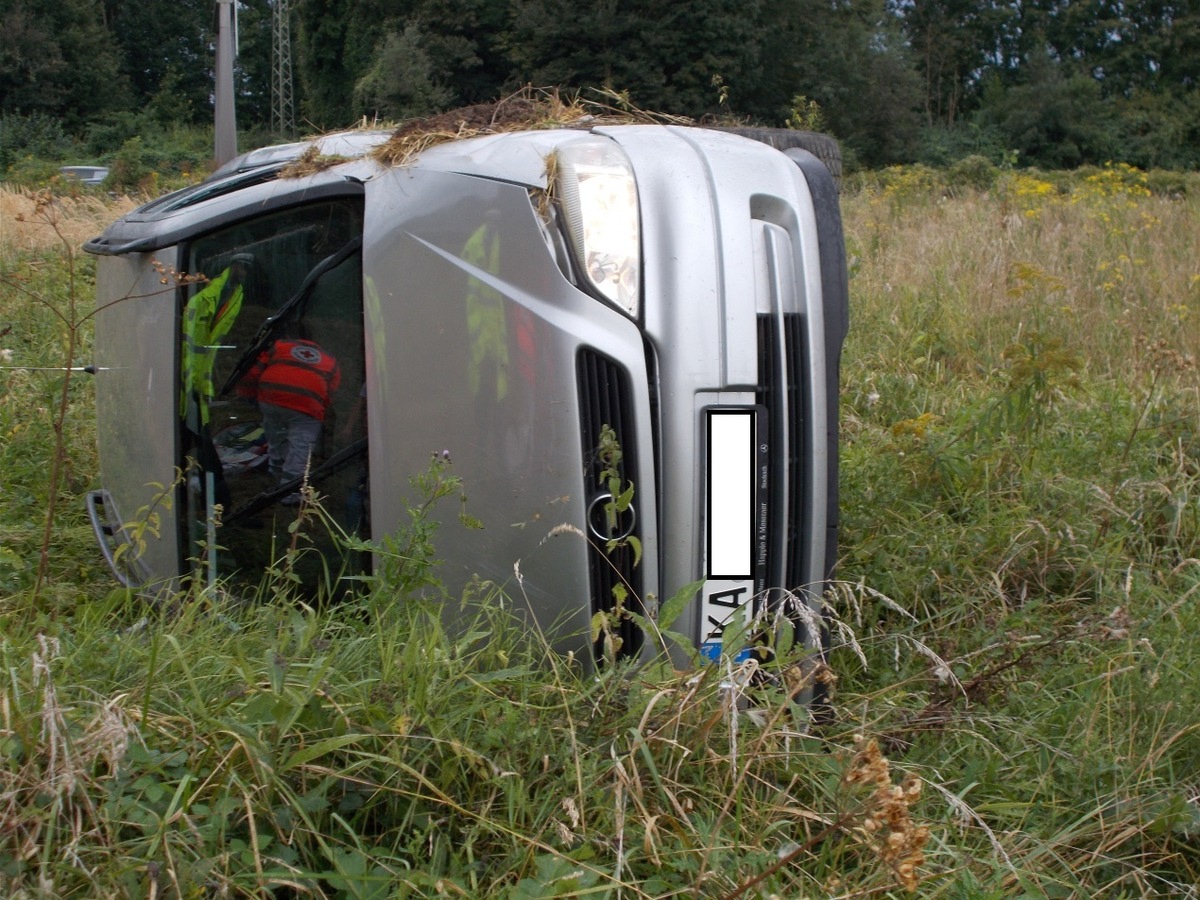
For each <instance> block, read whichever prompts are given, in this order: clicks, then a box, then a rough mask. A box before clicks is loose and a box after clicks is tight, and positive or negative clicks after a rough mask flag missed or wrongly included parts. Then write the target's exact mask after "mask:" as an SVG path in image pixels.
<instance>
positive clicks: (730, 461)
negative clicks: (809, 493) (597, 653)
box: [700, 406, 770, 660]
mask: <svg viewBox="0 0 1200 900" xmlns="http://www.w3.org/2000/svg"><path fill="white" fill-rule="evenodd" d="M706 413H707V417H706V418H707V422H706V425H707V439H708V458H707V465H706V468H707V472H706V478H707V480H706V488H707V491H706V498H707V503H706V509H705V513H706V516H705V527H706V540H707V543H706V544H705V549H706V551H707V552H706V556H705V559H706V569H707V571H706V572H705V575H706V577H707V579H708V580H707V581H706V582H705V585H704V589H703V591H702V593H701V601H700V602H701V626H700V647H701V652H702V653H704V655H705V656H708V657H709V658H711V659H718V658H719V657H720V655H721V649H722V646H723V634H724V632H725V629H726V627H728V625H730V624H731V622H732V621H733V619H734V616H735V615H737V613H738V611H739V610H742V609H745V610H746V614H747V615H752V614H753V613H754V610H755V607H754V601H755V598H757V597H759V596H761V595H762V592H763V590H764V589H765V587H766V575H767V546H768V544H767V539H768V526H769V523H770V517H769V514H768V513H769V510H768V507H767V496H768V494H767V486H768V481H767V478H768V473H769V468H768V459H769V450H770V447H769V446H768V431H767V416H766V410H765V408H763V407H761V406H751V407H710V408H709V409H708V410H707V411H706ZM746 653H748V650H744V651H742V652H741V653H739V654H738V656H739V660H740V659H741V658H743V657H744V656H745V655H746Z"/></svg>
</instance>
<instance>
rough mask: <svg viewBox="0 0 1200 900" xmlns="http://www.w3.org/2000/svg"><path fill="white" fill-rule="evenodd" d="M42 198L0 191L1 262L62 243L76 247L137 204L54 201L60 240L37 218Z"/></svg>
mask: <svg viewBox="0 0 1200 900" xmlns="http://www.w3.org/2000/svg"><path fill="white" fill-rule="evenodd" d="M41 202H42V195H41V194H40V193H39V192H35V191H26V190H14V189H11V188H6V187H0V259H5V258H7V257H9V256H11V255H12V254H14V253H35V252H38V251H42V250H49V249H54V248H57V247H61V246H62V241H63V240H64V239H65V240H66V241H67V242H69V243H70V244H71V246H72V247H79V246H80V245H82V244H83V242H84V241H87V240H90V239H91V238H93V237H95V236H96V235H97V234H99V233H100V232H101V231H103V230H104V229H105V228H107V227H108V225H109V223H111V222H112V221H113V220H114V219H117V218H119V217H121V216H123V215H125V214H126V213H128V212H130V211H131V210H132V209H133V208H134V206H135V205H136V203H135V202H134V201H133V200H131V199H130V198H129V197H124V196H122V197H117V198H115V199H114V198H106V197H98V196H87V195H84V194H79V195H77V196H65V197H53V198H51V199H48V200H47V202H51V203H53V204H54V206H55V207H56V212H55V215H56V220H57V221H58V223H59V228H60V230H61V232H62V237H59V235H58V234H56V233H55V231H54V229H53V228H50V227H48V226H47V225H46V223H45V222H44V221H43V219H42V218H41V217H39V216H38V215H37V212H38V209H39V204H40V203H41Z"/></svg>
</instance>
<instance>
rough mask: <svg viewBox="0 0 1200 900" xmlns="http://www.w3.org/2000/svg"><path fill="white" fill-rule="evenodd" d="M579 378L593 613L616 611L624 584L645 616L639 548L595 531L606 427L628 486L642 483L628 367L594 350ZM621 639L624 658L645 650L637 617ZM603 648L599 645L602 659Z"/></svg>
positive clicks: (583, 355)
mask: <svg viewBox="0 0 1200 900" xmlns="http://www.w3.org/2000/svg"><path fill="white" fill-rule="evenodd" d="M577 377H578V382H579V409H580V416H579V418H580V423H579V424H580V436H581V439H582V446H583V451H584V461H583V468H584V484H585V486H586V494H585V498H584V502H585V504H586V505H587V507H588V510H589V518H591V517H592V515H593V514H596V515H597V516H598V519H599V520H598V521H589V523H588V532H589V533H588V573H589V581H590V588H591V599H592V613H593V615H594V614H595V613H597V612H609V611H611V610H612V609H613V608H614V606H615V603H616V601H615V600H614V597H613V589H614V588H615V587H616V586H617V585H624V586H625V588H626V590H627V591H628V592H629V594H628V599H627V600H626V602H625V608H626V609H628V610H630V611H631V612H635V613H637V614H639V615H643V614H644V607H643V606H642V596H643V593H642V577H641V569H640V567H638V566H635V565H634V553H633V549H632V548H631V547H630V546H629V545H628V543H626V542H622V543H621V544H619V545H618V546H617V547H615V548H614V549H613V550H612V551H611V552H610V551H608V550H607V547H606V541H604V540H603V539H601V538H600V537H598V536H597V535H596V534H595V533H594V530H595V531H600V532H601V533H604V522H603V515H602V512H603V506H604V495H605V493H606V490H607V489H606V487H605V486H604V485H602V484H601V482H600V472H601V470H602V469H603V468H604V464H603V462H602V461H601V459H600V452H599V448H600V434H601V430H602V429H603V428H604V426H606V425H607V426H608V427H610V428H612V429H613V431H614V432H615V433H616V440H617V444H618V445H619V446H620V448H621V450H622V458H621V462H620V463H619V464H618V467H617V468H618V469H619V471H620V473H621V483H622V485H625V486H628V485H629V484H633V485H634V486H635V488H636V486H637V485H638V476H637V471H636V465H635V460H636V459H637V444H636V435H635V432H634V427H633V417H632V412H633V405H632V402H631V397H630V389H629V378H628V376H627V374H626V373H625V370H624V369H623V368H621V367H620V366H619V365H617V364H616V363H615V362H613V361H612V360H611V359H609V358H608V357H606V356H603V355H601V354H600V353H597V352H595V351H594V350H590V349H584V350H581V351H580V353H579V356H578V360H577ZM637 506H638V497H637V493H636V490H635V492H634V499H633V506H632V509H633V510H636V508H637ZM629 527H630V520H629V519H625V520H624V521H621V522H618V531H619V532H622V533H623V532H624V531H625V529H627V528H629ZM630 534H631V536H633V537H635V538H637V539H638V540H640V539H641V525H640V523H638V522H637V521H636V516H635V517H634V518H633V520H632V531H631V532H630ZM617 634H618V636H619V637H620V638H621V648H620V651H619V652H620V655H621V656H634V655H636V654H637V653H638V652H639V651H640V650H641V648H642V642H643V640H644V635H643V634H642V630H641V629H640V628H638V627H637V626H636V625H635V624H634V623H633V622H632V621H631V620H629V619H627V618H626V619H622V620H621V622H620V626H619V628H618V629H617ZM600 650H601V648H600V647H599V646H598V647H597V658H601V656H600Z"/></svg>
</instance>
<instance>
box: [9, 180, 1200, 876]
mask: <svg viewBox="0 0 1200 900" xmlns="http://www.w3.org/2000/svg"><path fill="white" fill-rule="evenodd" d="M1177 181H1178V183H1179V184H1181V185H1182V186H1183V188H1184V189H1185V190H1184V192H1182V193H1181V192H1180V191H1179V190H1174V189H1173V190H1172V192H1171V193H1166V194H1164V193H1159V192H1151V191H1150V190H1148V188H1149V187H1152V186H1153V185H1154V181H1153V180H1150V179H1147V177H1146V176H1145V175H1143V174H1142V173H1138V172H1135V171H1132V170H1126V169H1107V170H1095V171H1091V172H1085V173H1077V174H1075V175H1073V176H1067V175H1062V174H1058V173H1054V174H1039V173H1028V172H1026V173H1015V172H1010V173H998V174H997V173H992V177H991V178H990V179H988V180H987V181H986V182H984V183H983V184H982V186H980V187H963V186H962V184H961V183H960V182H955V181H954V180H953V179H948V178H947V177H946V176H945V175H944V174H942V173H936V172H931V171H928V170H921V169H904V170H890V171H888V172H885V173H877V174H876V175H874V176H872V178H871V180H870V181H869V183H868V182H867V180H866V179H864V180H863V183H860V184H858V185H851V186H850V188H849V190H848V193H847V195H846V196H845V197H844V210H843V211H844V215H845V220H846V228H847V237H848V245H849V254H850V260H851V269H852V282H851V284H852V296H853V323H852V332H851V336H850V339H849V342H848V344H847V347H846V352H845V357H844V365H843V386H844V390H843V411H844V420H843V479H844V481H843V486H842V498H843V557H842V561H841V565H840V570H839V577H840V581H839V583H838V585H837V589H836V590H835V591H834V593H833V595H831V597H830V605H831V610H832V613H833V615H834V617H835V618H834V619H833V620H832V622H831V624H832V632H833V635H834V642H833V644H834V646H833V649H832V651H831V654H830V659H829V662H830V665H831V671H830V672H826V671H825V670H824V669H820V668H817V669H813V668H812V667H811V666H810V665H806V664H804V661H802V660H799V659H797V658H796V657H795V656H787V655H785V656H784V657H783V658H782V659H781V660H780V661H779V667H778V668H776V669H773V670H769V671H767V672H765V673H764V674H765V676H766V677H765V678H761V679H757V681H759V682H762V685H761V686H759V687H755V688H753V689H751V688H750V687H749V685H748V677H747V673H746V672H743V671H739V670H737V669H735V668H732V667H728V666H726V667H724V668H722V667H708V668H698V669H694V670H689V671H685V672H676V671H674V670H672V669H670V668H669V667H666V666H665V665H663V664H656V665H650V666H643V667H638V668H631V667H611V666H610V667H607V668H604V669H602V670H601V671H599V672H595V671H592V670H591V669H588V668H585V667H583V666H581V665H579V663H578V662H577V661H574V660H570V659H564V658H562V657H560V656H558V655H556V654H554V653H553V652H552V651H551V650H550V649H549V648H548V646H547V644H546V642H545V641H544V640H543V639H542V638H541V637H540V635H539V633H538V632H537V631H536V629H532V628H530V627H529V623H528V621H527V620H526V619H525V617H524V615H523V612H522V611H523V609H524V605H523V602H522V598H521V597H519V596H510V597H504V596H501V595H500V594H498V593H497V592H496V591H495V590H493V589H491V588H490V587H489V586H487V585H480V586H478V587H477V589H476V590H475V591H473V592H472V593H471V594H470V595H469V596H468V597H466V598H463V599H461V600H460V599H458V598H451V599H447V600H445V601H444V602H445V603H447V604H451V605H452V608H453V609H455V610H457V612H456V614H455V616H454V618H456V619H457V620H458V622H459V623H460V626H459V627H458V628H456V629H454V630H452V631H448V630H447V629H446V628H445V626H444V624H443V623H444V621H445V617H444V616H443V612H444V607H443V604H441V603H438V604H433V603H431V602H430V601H428V600H417V599H413V598H411V597H408V596H406V594H405V593H404V592H403V591H402V590H401V589H400V584H401V583H419V582H420V581H421V580H423V579H436V570H434V569H428V568H421V566H425V565H426V564H425V563H419V565H418V568H419V569H420V570H419V571H417V570H413V569H412V567H411V566H409V567H408V569H407V570H405V571H403V572H402V573H401V572H398V571H392V570H390V569H388V568H387V567H382V568H381V572H383V571H386V572H389V573H390V574H388V575H387V577H380V578H379V579H378V580H377V581H376V582H373V583H371V584H369V585H367V589H366V590H364V592H363V594H362V596H361V597H360V598H358V599H357V600H354V601H352V602H348V603H344V604H342V605H338V606H331V607H328V608H319V609H318V608H313V607H309V606H307V605H305V604H304V603H302V602H299V601H297V600H296V599H295V598H294V595H292V594H291V593H290V592H289V591H288V590H287V588H286V585H276V586H274V587H275V590H270V589H269V590H267V592H266V596H269V597H273V598H274V599H271V600H263V601H261V602H257V603H251V604H245V603H242V602H237V601H235V600H234V599H233V598H230V597H228V596H225V595H224V594H223V593H222V592H221V591H220V590H216V591H202V590H196V591H194V592H192V593H190V594H186V595H183V596H181V597H180V598H178V602H177V603H174V604H170V605H168V606H167V607H164V608H163V609H160V610H150V609H147V608H146V607H145V606H144V605H143V604H142V603H141V602H140V601H138V600H137V599H136V598H135V597H131V596H127V595H126V594H125V592H123V591H113V590H112V589H111V587H110V586H109V584H108V583H107V581H106V579H105V577H104V575H103V573H102V572H101V571H100V569H99V566H98V565H97V564H96V562H95V561H94V554H93V552H92V549H91V546H90V541H91V539H90V535H89V534H88V533H87V529H86V526H84V525H83V524H82V522H81V519H82V517H81V516H80V515H79V513H78V512H77V510H78V506H79V504H78V498H77V496H76V495H77V493H78V491H80V490H82V489H84V488H85V487H86V486H87V485H88V483H89V481H90V480H91V478H92V477H93V473H94V471H95V461H94V455H93V450H92V443H93V437H92V435H93V431H92V426H91V423H90V420H89V417H88V415H89V414H88V409H89V404H90V396H89V391H88V389H87V386H86V383H84V382H81V383H80V384H78V385H76V386H75V387H73V388H72V394H71V405H70V412H69V415H70V417H71V428H70V429H68V433H69V434H70V442H69V444H68V446H67V458H68V460H69V461H70V465H69V471H70V473H71V475H70V477H68V478H67V479H66V480H65V481H64V484H63V486H62V488H61V490H62V496H61V498H60V499H61V500H63V501H64V502H63V503H62V505H61V507H60V512H59V513H58V516H57V523H58V524H57V529H56V531H55V533H54V546H53V547H52V548H51V559H52V560H53V566H52V569H51V572H50V576H49V582H48V587H47V588H46V589H44V590H42V591H41V592H39V593H37V594H36V595H35V594H34V592H33V590H32V588H33V584H34V582H33V570H32V568H31V565H30V560H31V558H33V554H36V552H37V550H38V541H39V538H40V531H39V529H38V527H37V521H36V515H34V514H31V513H30V512H29V501H30V500H32V501H33V502H34V504H42V503H44V502H45V493H46V490H47V487H46V475H47V472H46V465H45V463H46V460H47V459H48V455H47V454H48V453H49V452H50V448H51V446H52V439H53V434H54V432H53V428H52V421H51V414H50V409H51V406H50V404H49V403H48V401H47V400H46V398H47V397H53V396H55V395H54V388H55V384H56V382H55V379H57V378H59V377H61V376H59V375H56V374H55V373H53V372H40V371H34V370H11V369H5V370H0V435H2V436H3V437H2V438H0V466H2V469H0V471H2V472H3V485H2V490H3V493H2V494H0V498H3V499H2V500H0V529H3V534H4V539H3V542H2V543H0V619H2V620H3V638H0V654H2V655H3V668H2V670H0V671H3V673H4V674H3V678H2V679H0V680H2V682H3V683H2V686H0V750H2V752H3V753H4V755H5V760H6V765H5V766H4V767H3V769H2V774H0V885H2V889H3V890H4V891H5V892H7V893H8V894H14V895H25V896H112V895H120V896H134V895H145V896H163V895H182V894H197V893H206V894H213V895H218V896H261V895H264V894H266V895H274V896H290V895H303V896H331V897H332V896H339V897H341V896H345V897H360V896H389V897H391V896H401V897H403V896H428V897H436V896H471V897H484V896H486V897H505V898H530V897H570V896H598V897H599V896H610V897H664V896H676V895H678V896H684V895H686V896H692V895H697V894H698V895H701V896H711V897H769V896H789V897H792V896H795V897H800V896H867V895H886V894H889V893H895V894H904V893H907V892H909V891H918V892H920V893H921V894H922V895H931V896H946V897H1007V896H1037V897H1041V896H1079V895H1084V894H1101V895H1105V896H1114V897H1116V896H1130V897H1132V896H1154V895H1161V896H1181V895H1182V896H1187V895H1193V896H1194V895H1195V887H1194V885H1195V884H1196V883H1197V881H1198V880H1200V845H1198V844H1197V835H1198V830H1200V803H1198V801H1197V797H1198V795H1200V780H1198V779H1197V777H1196V774H1195V773H1196V772H1197V771H1200V765H1198V763H1200V737H1198V735H1197V728H1198V726H1197V725H1196V724H1195V715H1194V710H1193V704H1192V703H1191V700H1190V698H1192V697H1194V696H1197V695H1200V683H1198V682H1200V674H1196V673H1198V672H1200V666H1198V665H1197V663H1198V662H1200V659H1198V655H1200V653H1198V651H1197V650H1196V649H1195V642H1194V641H1193V640H1192V637H1191V636H1192V634H1193V633H1194V631H1195V629H1196V628H1197V626H1200V621H1198V619H1200V612H1198V602H1200V546H1198V541H1200V505H1198V493H1197V490H1198V484H1197V479H1198V478H1200V465H1198V462H1200V445H1198V444H1197V442H1196V434H1197V424H1198V409H1197V387H1198V384H1197V377H1198V376H1197V373H1196V371H1195V367H1194V359H1193V357H1194V354H1195V352H1196V350H1197V346H1198V345H1197V337H1198V334H1197V327H1198V325H1197V322H1198V317H1200V308H1198V307H1200V267H1198V266H1200V264H1198V263H1197V260H1200V253H1197V251H1198V250H1200V247H1198V246H1197V244H1198V242H1200V238H1198V237H1197V235H1198V234H1200V231H1198V229H1197V228H1196V225H1197V221H1196V219H1197V211H1198V204H1200V200H1197V197H1198V196H1200V193H1198V192H1197V191H1196V190H1192V191H1190V192H1189V191H1187V190H1186V188H1188V187H1191V188H1195V187H1196V185H1195V184H1194V183H1193V182H1192V181H1189V180H1188V179H1187V178H1184V177H1180V178H1178V179H1177ZM115 213H116V210H113V214H115ZM8 227H9V226H8V225H6V226H5V228H6V229H7V228H8ZM89 229H90V226H89ZM4 233H6V234H7V233H9V232H8V231H6V232H4ZM0 260H2V268H0V330H3V327H4V326H5V325H6V324H7V323H12V325H13V328H12V330H11V331H8V332H6V333H5V336H4V337H2V338H0V349H2V350H6V351H8V350H11V351H12V354H11V355H12V356H13V357H14V360H15V362H16V364H23V365H63V364H65V361H64V360H63V359H62V358H61V353H62V351H63V342H62V335H61V325H60V324H56V322H55V321H54V319H53V317H52V316H48V315H46V314H45V312H44V309H45V308H44V307H43V306H42V305H40V304H32V303H30V302H29V292H39V293H40V294H41V295H42V296H44V297H48V298H51V299H54V298H58V299H59V300H62V299H64V298H63V297H62V294H61V290H62V286H61V281H62V278H61V276H62V268H61V263H60V262H59V261H58V260H59V257H58V256H56V255H55V253H54V252H53V250H52V249H43V248H37V247H28V246H25V245H21V246H18V247H8V248H0ZM83 272H84V276H85V278H86V269H84V270H83ZM14 285H16V286H18V287H19V288H20V289H19V290H18V289H15V288H14ZM56 292H57V293H56ZM81 338H82V341H83V343H82V349H81V351H80V353H81V354H83V355H84V358H86V353H87V343H86V342H87V335H86V329H83V331H82V332H81ZM4 364H5V365H12V364H14V362H11V361H10V362H6V363H4ZM447 477H451V475H450V473H448V472H442V473H438V478H435V479H433V480H432V481H429V480H426V482H425V483H426V484H430V483H433V484H444V479H445V478H447ZM468 487H469V486H468ZM18 498H20V499H19V500H18ZM430 509H431V511H432V515H433V516H434V518H436V517H437V516H438V515H446V514H451V515H452V514H454V513H455V512H456V510H452V509H442V507H441V506H439V505H437V504H433V505H432V506H431V507H430ZM303 527H305V528H315V527H319V518H314V519H309V520H306V522H305V523H304V525H303ZM413 536H416V538H417V540H418V542H420V543H422V544H423V542H425V541H426V540H427V539H432V540H435V541H436V535H435V534H434V530H433V528H432V522H431V521H428V520H422V519H420V518H418V519H416V520H414V530H413V532H412V533H411V534H410V538H412V537H413ZM392 546H412V540H409V541H407V542H406V541H405V539H404V537H403V536H401V537H399V538H398V539H397V541H396V542H394V543H393V544H392ZM417 556H421V555H420V554H418V555H417ZM421 558H427V557H425V556H421ZM670 606H671V605H670V604H668V605H667V608H670ZM52 613H53V615H51V614H52ZM659 624H660V627H662V628H664V629H669V628H670V615H667V616H665V617H664V620H663V621H662V622H661V623H659ZM813 677H822V678H836V681H837V683H836V685H835V690H834V693H833V709H832V716H831V721H830V722H828V723H824V724H822V725H820V727H818V728H813V727H810V723H809V722H808V718H807V714H806V712H805V711H804V710H802V709H798V708H796V707H795V706H794V705H793V704H792V703H791V701H790V699H789V697H790V696H791V692H792V690H794V688H795V687H796V682H795V679H807V678H813ZM751 690H753V696H752V698H751V699H752V702H748V701H747V696H746V693H747V691H751Z"/></svg>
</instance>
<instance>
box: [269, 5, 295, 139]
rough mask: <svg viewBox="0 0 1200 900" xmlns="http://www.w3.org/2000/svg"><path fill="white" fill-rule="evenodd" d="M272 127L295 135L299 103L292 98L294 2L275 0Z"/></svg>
mask: <svg viewBox="0 0 1200 900" xmlns="http://www.w3.org/2000/svg"><path fill="white" fill-rule="evenodd" d="M271 26H272V27H271V129H272V130H273V131H274V132H275V133H276V134H279V135H282V136H284V137H288V138H291V137H295V136H296V103H295V101H294V99H293V97H292V3H291V0H275V2H274V14H273V16H272V20H271Z"/></svg>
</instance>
